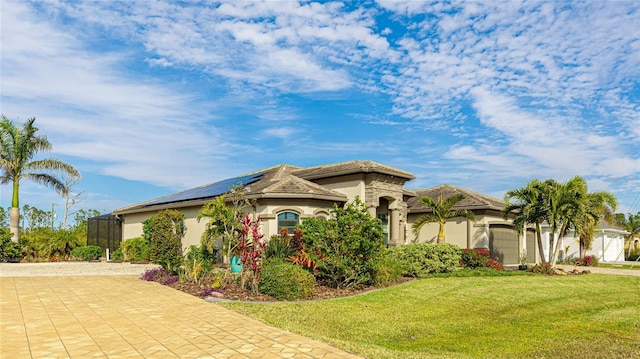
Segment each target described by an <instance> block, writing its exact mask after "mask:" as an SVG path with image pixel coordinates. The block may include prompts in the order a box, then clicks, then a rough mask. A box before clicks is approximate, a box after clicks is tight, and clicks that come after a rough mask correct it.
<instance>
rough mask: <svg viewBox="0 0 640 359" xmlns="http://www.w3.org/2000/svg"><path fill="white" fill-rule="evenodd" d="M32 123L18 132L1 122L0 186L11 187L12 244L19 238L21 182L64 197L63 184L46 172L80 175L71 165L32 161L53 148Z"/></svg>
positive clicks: (52, 159)
mask: <svg viewBox="0 0 640 359" xmlns="http://www.w3.org/2000/svg"><path fill="white" fill-rule="evenodd" d="M35 120H36V119H35V117H32V118H30V119H28V120H27V121H26V122H25V123H24V125H23V126H22V128H19V127H18V125H17V123H15V122H13V121H10V120H9V119H7V118H6V117H5V116H4V115H2V120H1V121H0V169H2V176H1V177H0V184H7V183H9V182H12V183H13V196H12V198H11V211H10V219H11V225H10V227H11V233H12V234H13V236H12V240H13V241H14V242H17V241H18V239H19V235H20V234H19V232H20V230H19V224H20V207H19V205H20V201H19V189H20V180H21V179H23V178H24V179H30V180H32V181H34V182H36V183H39V184H42V185H45V186H48V187H51V188H53V189H54V190H55V191H56V192H58V193H60V194H64V193H66V192H67V188H66V186H65V185H64V183H63V182H62V181H60V180H59V179H58V178H56V177H55V176H54V175H52V174H50V173H48V172H51V171H56V172H60V173H68V174H70V175H72V176H79V175H80V174H79V173H78V171H76V169H75V168H73V167H72V166H71V165H68V164H66V163H63V162H61V161H58V160H57V159H55V158H46V159H40V160H33V158H34V156H35V155H37V154H38V153H39V152H43V151H51V149H52V148H53V146H52V145H51V143H50V142H49V141H48V140H47V137H46V136H41V135H38V134H37V132H38V128H37V127H34V126H33V123H34V122H35Z"/></svg>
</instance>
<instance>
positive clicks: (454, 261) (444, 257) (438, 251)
mask: <svg viewBox="0 0 640 359" xmlns="http://www.w3.org/2000/svg"><path fill="white" fill-rule="evenodd" d="M461 252H462V251H461V249H460V248H459V247H458V246H455V245H453V244H449V243H438V244H432V243H411V244H406V245H403V246H400V247H397V248H393V249H392V250H391V256H392V257H393V258H394V259H395V260H397V261H398V262H399V263H400V266H401V269H402V275H405V276H408V277H417V278H421V277H425V276H427V275H429V274H433V273H449V272H453V271H454V270H455V269H456V268H457V267H458V266H459V263H460V255H461Z"/></svg>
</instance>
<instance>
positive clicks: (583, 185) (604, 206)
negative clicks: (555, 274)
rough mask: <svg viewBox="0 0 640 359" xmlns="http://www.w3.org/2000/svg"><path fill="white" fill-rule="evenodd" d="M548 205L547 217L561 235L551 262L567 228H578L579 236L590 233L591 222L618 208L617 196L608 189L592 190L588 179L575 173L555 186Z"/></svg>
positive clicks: (552, 230)
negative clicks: (603, 190)
mask: <svg viewBox="0 0 640 359" xmlns="http://www.w3.org/2000/svg"><path fill="white" fill-rule="evenodd" d="M547 205H548V207H547V209H548V211H549V213H548V216H547V221H548V222H549V225H550V226H551V232H552V235H553V237H554V238H557V240H556V241H555V250H553V252H550V253H549V255H550V257H551V260H550V262H551V265H555V264H556V261H557V260H558V255H559V253H560V248H561V243H562V240H563V238H564V236H565V235H566V234H567V232H569V230H570V229H574V230H575V233H576V234H577V235H578V236H579V235H580V234H581V232H583V231H584V232H585V233H584V234H585V236H586V235H588V232H589V231H590V230H591V231H592V229H590V226H595V225H597V223H598V222H599V221H600V218H601V217H603V216H604V215H608V214H607V213H608V212H613V211H614V210H615V207H616V205H617V200H616V199H615V197H614V196H613V195H612V194H610V193H608V192H594V193H589V191H588V188H587V182H586V181H585V180H584V179H583V178H582V177H580V176H575V177H573V178H572V179H570V180H569V181H567V182H566V183H558V184H557V186H555V188H553V191H552V192H551V195H550V196H549V202H548V203H547ZM556 235H557V237H556ZM551 248H553V246H552V247H551Z"/></svg>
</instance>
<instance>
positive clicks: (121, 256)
mask: <svg viewBox="0 0 640 359" xmlns="http://www.w3.org/2000/svg"><path fill="white" fill-rule="evenodd" d="M110 259H111V260H112V261H122V260H124V254H122V249H120V248H118V249H116V250H115V251H113V253H112V254H111V258H110Z"/></svg>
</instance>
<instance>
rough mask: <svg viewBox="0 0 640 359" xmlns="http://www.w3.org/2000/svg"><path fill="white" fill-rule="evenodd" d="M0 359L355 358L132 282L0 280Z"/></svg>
mask: <svg viewBox="0 0 640 359" xmlns="http://www.w3.org/2000/svg"><path fill="white" fill-rule="evenodd" d="M0 334H1V335H0V358H216V359H235V358H251V359H257V358H264V359H268V358H346V359H348V358H354V359H355V358H358V357H357V356H355V355H353V354H350V353H347V352H344V351H342V350H339V349H337V348H335V347H332V346H330V345H328V344H325V343H322V342H319V341H315V340H311V339H308V338H305V337H303V336H300V335H297V334H293V333H290V332H287V331H285V330H282V329H278V328H275V327H271V326H268V325H266V324H264V323H262V322H260V321H258V320H255V319H252V318H249V317H247V316H244V315H242V314H239V313H236V312H233V311H231V310H229V309H226V308H223V307H221V306H219V305H217V304H213V303H208V302H205V301H204V300H202V299H198V298H196V297H193V296H190V295H188V294H185V293H182V292H180V291H177V290H175V289H172V288H169V287H165V286H162V285H159V284H158V283H153V282H145V281H141V280H139V279H138V278H137V277H135V276H84V277H82V276H63V277H2V278H0Z"/></svg>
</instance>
